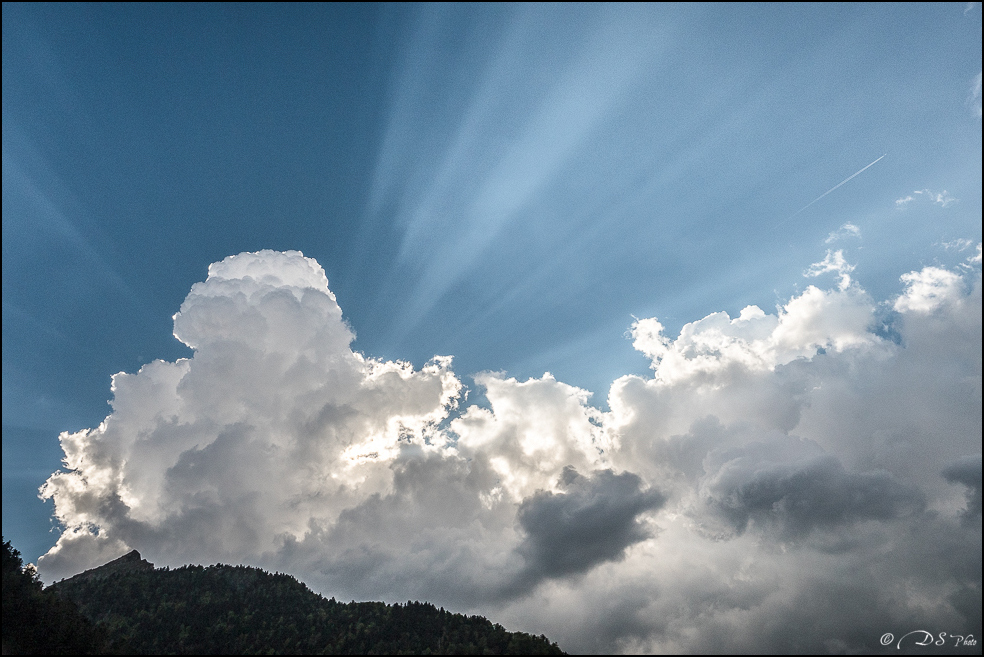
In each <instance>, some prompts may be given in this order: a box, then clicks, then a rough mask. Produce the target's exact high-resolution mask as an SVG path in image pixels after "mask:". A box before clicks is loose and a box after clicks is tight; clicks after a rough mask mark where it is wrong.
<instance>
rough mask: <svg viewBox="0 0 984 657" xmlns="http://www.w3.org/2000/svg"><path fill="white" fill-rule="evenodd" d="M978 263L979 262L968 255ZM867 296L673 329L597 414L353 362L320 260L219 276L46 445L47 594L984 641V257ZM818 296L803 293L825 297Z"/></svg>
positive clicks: (659, 632)
mask: <svg viewBox="0 0 984 657" xmlns="http://www.w3.org/2000/svg"><path fill="white" fill-rule="evenodd" d="M978 253H979V247H978ZM968 263H969V264H964V265H963V266H962V267H961V268H960V269H958V270H956V271H951V270H947V269H943V268H939V267H926V268H924V269H922V270H920V271H918V272H909V273H904V274H903V275H902V277H901V287H900V290H899V293H898V295H897V296H896V297H895V298H894V299H890V300H886V301H882V302H878V301H876V300H874V299H872V297H871V296H870V295H869V294H868V293H867V292H865V290H864V289H863V288H862V287H861V286H860V284H859V283H858V282H857V281H854V280H852V279H851V278H850V276H849V273H850V272H851V271H852V269H853V266H852V265H849V264H848V263H846V261H845V260H844V258H843V253H842V252H840V251H836V252H827V254H826V256H825V258H824V259H823V260H822V261H821V262H818V263H816V264H814V265H813V266H811V267H810V268H809V269H808V270H807V275H809V276H819V275H820V274H823V273H827V272H830V273H834V274H836V275H837V277H838V282H837V284H836V285H835V286H834V287H832V288H831V289H824V288H822V287H819V282H818V284H817V285H810V286H808V287H807V288H806V289H805V290H804V291H803V292H801V293H799V294H797V295H796V296H794V297H792V298H790V299H789V300H788V301H786V302H785V303H783V304H781V305H780V306H778V307H777V308H776V309H775V311H774V312H773V313H767V312H765V311H764V310H762V309H760V308H758V307H757V306H747V307H746V308H745V309H744V310H742V311H741V312H740V313H739V315H738V317H735V318H732V317H731V316H729V315H728V314H727V313H724V312H718V313H712V314H710V315H708V316H707V317H705V318H703V319H699V320H696V321H693V322H690V323H688V324H686V325H685V326H684V327H683V328H682V329H681V331H680V332H679V334H677V335H675V336H674V335H669V334H668V333H667V330H666V328H665V326H664V325H663V324H662V323H661V322H660V321H659V320H658V319H657V318H643V319H639V320H637V321H636V322H635V323H634V324H633V326H632V329H631V333H632V337H633V339H634V345H635V347H636V348H637V349H638V350H639V351H640V352H641V354H642V355H641V356H640V357H642V356H645V357H647V358H649V359H650V361H651V363H652V369H653V372H652V374H651V375H650V376H637V375H628V376H623V377H621V378H619V379H617V380H616V381H615V382H614V383H613V384H612V386H611V389H610V391H609V396H608V402H609V404H608V406H609V410H602V409H599V408H595V407H593V406H591V405H590V404H589V403H588V399H589V397H590V395H589V393H588V392H587V391H585V390H581V389H579V388H576V387H574V386H570V385H568V384H565V383H563V382H561V381H557V380H556V379H555V378H554V377H552V376H551V375H549V374H544V375H543V376H542V377H540V378H533V379H530V380H527V381H518V380H516V379H515V378H511V377H509V376H507V375H506V374H503V373H489V372H486V373H480V374H477V375H475V377H474V380H475V383H476V384H477V385H478V386H480V387H481V388H482V389H483V390H484V393H485V396H484V397H485V399H486V400H487V402H488V403H487V404H485V405H484V406H477V405H472V406H468V407H463V405H464V394H463V384H462V382H461V380H460V379H459V378H458V376H457V375H456V374H455V373H454V372H453V371H452V368H451V360H450V358H449V357H436V358H435V359H434V360H432V361H431V362H430V363H428V364H427V365H426V366H424V367H423V368H421V369H415V368H413V367H412V366H410V365H409V364H406V363H402V362H396V361H382V360H377V359H373V358H370V357H368V356H365V355H362V354H360V353H357V352H354V351H352V349H351V342H352V340H353V337H354V333H353V331H352V329H351V328H350V327H349V326H348V325H347V323H346V322H345V320H344V319H343V317H342V311H341V309H340V308H339V306H338V304H337V303H336V300H335V297H334V295H333V294H332V293H331V291H330V289H329V287H328V281H327V280H326V278H325V275H324V272H323V270H322V269H321V267H320V266H319V265H318V264H317V263H316V262H315V261H314V260H311V259H309V258H305V257H304V256H303V255H301V254H300V253H298V252H287V253H278V252H272V251H261V252H258V253H245V254H240V255H238V256H233V257H230V258H227V259H226V260H224V261H222V262H220V263H216V264H214V265H212V267H210V269H209V275H208V278H207V280H206V281H204V282H202V283H197V284H196V285H195V286H194V287H193V288H192V290H191V292H190V293H189V295H188V297H187V298H186V299H185V302H184V303H183V304H182V306H181V308H180V311H179V312H178V313H177V314H176V315H175V317H174V327H175V335H176V336H177V337H178V338H179V339H180V340H182V341H183V342H185V343H186V344H188V345H189V346H191V347H192V348H193V350H194V353H193V356H192V357H191V358H188V359H183V360H179V361H177V362H174V363H169V362H163V361H155V362H153V363H149V364H147V365H145V366H144V367H143V368H141V369H140V371H139V372H136V373H132V374H124V373H120V374H117V375H116V376H115V377H114V378H113V400H112V412H111V414H110V415H109V416H108V417H107V418H106V419H105V420H104V421H103V422H102V423H101V424H100V425H99V426H98V427H95V428H93V429H88V430H84V431H80V432H77V433H65V434H62V436H61V442H62V446H63V448H64V450H65V454H66V456H65V468H64V470H63V471H59V472H57V473H55V474H53V475H52V476H51V477H50V478H49V480H48V482H47V483H46V484H45V486H44V487H43V491H42V493H43V495H44V496H46V497H49V498H52V499H53V500H54V502H55V509H56V514H57V517H58V519H59V521H60V522H61V523H62V525H63V527H64V532H63V534H62V535H61V538H60V539H59V541H58V544H57V545H56V546H55V547H54V548H53V549H52V550H51V551H50V552H49V553H48V554H47V555H45V556H44V557H43V558H42V559H41V560H40V564H39V567H40V571H41V574H42V576H43V577H45V579H48V580H51V579H56V578H58V577H63V576H67V575H70V574H73V573H74V572H77V571H79V570H81V569H83V568H86V567H90V566H92V565H95V564H98V563H100V562H103V561H105V560H107V559H109V558H112V557H115V556H118V555H119V554H120V553H122V552H124V551H126V550H129V549H131V548H137V549H139V550H140V551H141V552H142V553H144V554H145V555H146V556H147V558H149V559H150V560H151V561H154V562H155V563H159V564H161V565H164V564H169V565H177V564H181V563H186V562H195V563H208V562H216V561H222V562H235V563H249V564H255V565H258V566H262V567H266V568H269V569H276V570H281V571H288V572H291V573H294V574H296V575H297V576H298V577H300V578H301V579H302V580H304V581H305V582H307V583H308V584H309V585H310V586H311V587H312V588H314V589H315V590H318V591H321V592H324V593H325V594H328V595H334V596H336V597H337V598H340V599H351V598H355V599H383V600H388V601H398V600H406V599H410V598H418V599H427V600H430V601H432V602H434V603H435V604H438V605H443V606H446V607H450V608H453V609H456V610H460V611H467V612H471V613H482V614H484V615H487V616H489V617H492V618H494V619H495V620H496V621H497V622H500V623H503V624H504V625H506V626H507V627H510V628H515V629H521V630H525V631H532V632H536V633H537V634H539V633H541V632H542V633H545V634H547V635H548V636H549V637H550V638H551V639H553V640H557V641H559V642H560V644H561V646H562V647H564V648H566V649H567V650H570V651H575V652H590V651H593V652H694V653H697V652H757V651H763V650H764V651H771V652H818V651H823V652H871V651H873V650H876V649H880V646H878V644H877V641H878V639H879V637H880V636H881V635H882V634H884V633H885V632H886V631H890V630H893V629H901V628H918V627H931V628H939V630H940V631H943V630H944V629H945V630H946V631H947V632H951V633H964V634H970V633H973V634H975V635H976V636H980V619H981V607H980V590H981V561H980V553H981V522H980V481H981V474H980V469H981V466H980V464H981V460H980V436H981V276H980V258H979V257H977V258H976V260H974V259H968ZM818 281H819V279H818Z"/></svg>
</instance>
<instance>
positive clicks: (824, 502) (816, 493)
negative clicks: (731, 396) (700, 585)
mask: <svg viewBox="0 0 984 657" xmlns="http://www.w3.org/2000/svg"><path fill="white" fill-rule="evenodd" d="M790 440H795V439H790ZM770 453H771V457H770V455H769V454H770ZM775 453H776V452H775V451H773V447H772V446H771V445H769V444H767V443H758V444H752V445H748V446H744V447H742V448H738V449H733V450H729V451H727V452H726V453H725V455H723V456H722V457H720V458H721V460H722V461H723V462H722V463H721V464H720V466H719V468H718V469H717V470H716V471H715V472H711V473H709V474H708V477H707V479H706V480H705V483H704V486H703V491H702V493H703V496H704V499H705V501H706V503H707V504H708V505H709V506H710V507H712V509H713V510H714V511H715V512H716V513H717V514H719V515H720V517H721V518H723V519H724V520H725V522H726V523H727V525H728V527H729V528H730V529H731V530H732V531H733V532H735V533H736V534H741V533H743V532H745V531H746V529H747V528H748V526H749V525H750V524H754V525H757V526H759V527H761V528H767V529H772V530H774V531H776V532H777V533H778V535H779V536H780V537H781V538H783V539H797V538H802V537H804V536H806V535H807V534H809V533H810V532H812V531H813V530H815V529H834V528H836V527H839V526H842V525H847V524H850V523H854V522H858V521H863V520H892V519H895V518H900V517H903V516H909V515H912V514H914V513H917V512H919V511H921V510H922V509H923V507H924V506H925V499H924V496H923V495H922V493H921V492H920V491H919V490H918V489H916V488H913V487H911V486H907V485H905V484H903V483H901V482H899V481H898V480H897V479H896V478H895V477H893V476H892V475H891V474H890V473H888V472H885V471H873V472H862V473H854V472H847V471H845V470H844V466H843V465H842V464H841V462H840V461H839V460H838V459H837V458H835V457H833V456H830V455H822V454H821V455H810V456H808V457H806V458H803V459H798V460H795V461H792V462H782V461H777V460H776V457H775Z"/></svg>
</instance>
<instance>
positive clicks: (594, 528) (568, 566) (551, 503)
mask: <svg viewBox="0 0 984 657" xmlns="http://www.w3.org/2000/svg"><path fill="white" fill-rule="evenodd" d="M560 484H561V488H563V490H564V492H563V493H551V492H548V491H540V492H537V493H536V494H534V495H533V496H532V497H528V498H526V499H525V500H523V502H522V504H520V505H519V511H518V513H517V520H518V521H519V524H520V526H521V527H522V528H523V531H524V532H525V534H526V537H525V539H524V540H523V542H522V543H521V544H520V546H519V547H518V548H517V551H518V552H519V553H520V554H522V555H523V557H524V558H525V559H526V571H525V572H524V575H523V576H524V577H525V578H529V579H530V580H533V581H535V580H537V579H539V578H543V577H563V576H565V575H573V574H577V573H583V572H585V571H587V570H589V569H591V568H592V567H594V566H596V565H597V564H599V563H602V562H605V561H615V560H618V559H620V558H621V557H622V555H623V553H624V552H625V549H626V548H627V547H629V546H630V545H633V544H635V543H638V542H640V541H644V540H646V539H647V538H649V537H650V533H649V532H648V531H647V530H646V528H645V527H644V526H643V525H641V524H640V523H639V522H638V520H637V518H638V517H639V515H640V514H643V513H645V512H647V511H654V510H656V509H659V508H660V507H662V506H663V504H665V502H666V497H664V495H663V494H662V493H660V492H659V491H657V490H654V489H651V488H644V486H643V483H642V479H640V478H639V477H638V476H637V475H635V474H633V473H631V472H623V473H622V474H615V473H614V472H613V471H612V470H596V471H595V472H594V473H593V474H592V475H590V476H584V475H580V474H578V473H577V471H576V470H574V468H571V467H567V468H564V472H563V475H561V482H560Z"/></svg>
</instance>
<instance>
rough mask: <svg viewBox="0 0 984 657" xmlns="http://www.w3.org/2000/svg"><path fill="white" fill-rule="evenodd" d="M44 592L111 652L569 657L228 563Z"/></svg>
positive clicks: (489, 627)
mask: <svg viewBox="0 0 984 657" xmlns="http://www.w3.org/2000/svg"><path fill="white" fill-rule="evenodd" d="M8 545H9V544H6V543H5V557H4V559H5V560H4V623H3V624H4V637H5V638H4V641H5V648H6V647H7V646H6V643H7V638H6V637H7V627H8V616H7V614H8V611H7V594H8V590H7V589H8V573H7V557H6V547H7V546H8ZM18 565H19V564H18ZM37 589H38V590H37V594H38V595H40V594H41V593H42V592H41V591H40V586H38V587H37ZM43 593H44V594H45V595H48V596H51V595H53V594H57V596H58V598H59V599H60V600H62V601H65V602H68V601H71V602H72V603H74V604H75V605H77V607H78V610H79V611H80V612H81V614H82V616H84V617H85V618H86V619H88V620H89V621H91V622H92V623H93V624H95V630H94V631H98V633H100V637H99V638H100V639H101V640H102V641H103V644H104V645H103V647H104V648H105V649H108V646H109V645H115V646H118V647H124V648H119V649H125V650H127V651H132V652H135V653H141V654H164V653H176V654H217V653H226V654H228V653H240V654H256V653H265V654H285V653H311V654H563V653H562V651H561V650H560V648H558V647H557V645H556V644H551V643H550V641H549V640H547V638H546V637H544V636H542V635H541V636H538V637H537V636H533V635H530V634H526V633H523V632H508V631H506V630H505V629H504V628H503V627H502V626H500V625H498V624H493V623H492V622H491V621H489V620H487V619H485V618H483V617H480V616H464V615H462V614H454V613H451V612H448V611H445V610H444V609H437V608H435V607H434V606H433V605H431V604H428V603H420V602H407V603H406V604H394V605H387V604H384V603H382V602H350V603H341V602H337V601H335V600H334V598H332V599H330V600H326V599H325V598H323V597H322V596H320V595H318V594H316V593H314V592H313V591H311V590H310V589H308V588H307V586H305V585H304V584H302V583H301V582H298V581H297V580H296V579H294V578H293V577H291V576H290V575H286V574H271V573H268V572H265V571H262V570H259V569H257V568H250V567H246V566H225V565H217V566H208V567H202V566H184V567H181V568H177V569H174V570H170V569H167V568H164V569H156V570H155V569H154V568H153V566H152V565H151V564H149V563H147V562H146V561H143V560H141V559H140V556H139V554H136V553H131V555H127V557H124V558H121V559H118V560H116V561H114V562H111V563H110V564H107V565H106V566H103V567H101V568H97V569H94V570H91V571H87V572H86V573H83V574H82V575H78V576H76V577H73V578H71V579H68V580H64V581H62V582H58V583H56V584H54V585H52V586H51V587H49V588H48V589H47V590H45V591H44V592H43ZM69 607H71V605H69ZM69 611H73V610H72V609H69ZM66 613H67V612H66ZM101 633H105V637H103V636H102V635H101ZM107 639H108V641H109V643H107V642H106V641H107ZM11 647H12V648H14V649H15V650H16V651H17V652H24V650H21V649H17V646H11Z"/></svg>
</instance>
